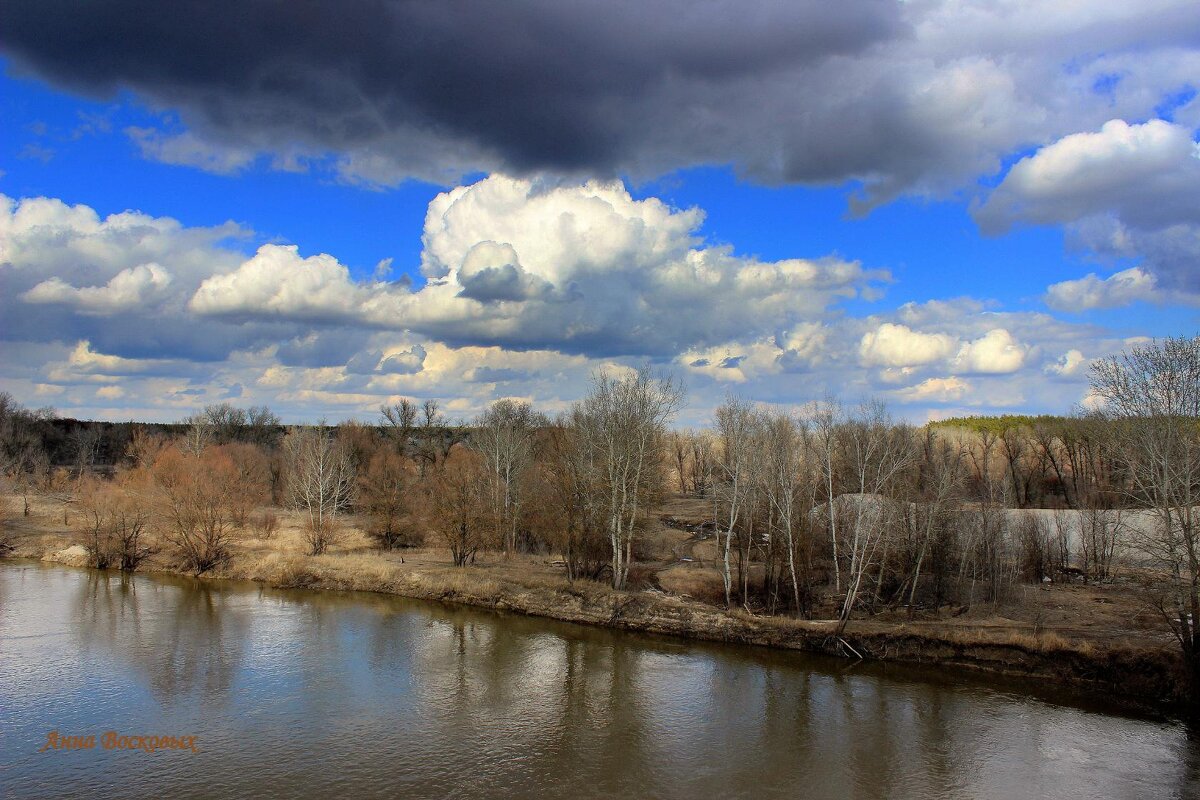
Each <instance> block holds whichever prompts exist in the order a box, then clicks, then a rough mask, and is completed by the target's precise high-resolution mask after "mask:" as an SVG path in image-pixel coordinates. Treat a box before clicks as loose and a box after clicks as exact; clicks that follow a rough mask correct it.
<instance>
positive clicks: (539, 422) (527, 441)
mask: <svg viewBox="0 0 1200 800" xmlns="http://www.w3.org/2000/svg"><path fill="white" fill-rule="evenodd" d="M548 423H549V421H548V420H547V419H546V418H545V417H544V416H543V415H541V414H538V413H537V412H535V411H534V410H533V408H532V407H531V406H530V405H529V403H524V402H519V401H513V400H497V401H496V402H494V403H492V405H491V406H490V407H489V408H488V410H487V411H485V412H484V413H483V414H482V415H481V416H480V417H479V419H478V420H477V421H476V423H475V426H474V429H473V430H472V432H471V449H472V450H474V451H476V452H477V453H479V454H480V455H481V456H482V457H483V461H484V464H485V465H486V466H487V469H488V472H489V474H490V479H491V480H490V483H491V491H490V495H491V503H490V505H491V512H492V526H493V528H494V530H496V531H497V532H498V533H499V534H500V538H501V539H502V541H503V547H504V552H505V553H506V554H509V555H511V554H512V553H513V552H514V551H515V550H516V548H517V532H518V529H519V527H520V524H521V504H522V500H523V498H522V496H521V483H522V480H523V478H524V477H525V475H526V473H527V471H528V470H529V468H530V466H531V465H532V463H533V457H534V436H535V434H536V433H537V431H538V430H539V429H540V428H544V427H545V426H546V425H547V424H548Z"/></svg>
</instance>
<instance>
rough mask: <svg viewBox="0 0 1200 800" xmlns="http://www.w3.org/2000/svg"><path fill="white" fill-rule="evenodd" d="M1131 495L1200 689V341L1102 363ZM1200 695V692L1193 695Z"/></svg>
mask: <svg viewBox="0 0 1200 800" xmlns="http://www.w3.org/2000/svg"><path fill="white" fill-rule="evenodd" d="M1091 383H1092V389H1093V391H1094V393H1095V394H1096V396H1097V397H1099V398H1100V399H1101V400H1102V401H1103V403H1104V410H1105V412H1106V413H1107V414H1108V416H1109V417H1110V418H1111V419H1112V420H1113V423H1114V424H1113V426H1112V431H1113V440H1112V442H1111V449H1112V452H1113V453H1114V456H1115V458H1116V460H1117V461H1118V462H1119V464H1120V465H1121V467H1122V468H1123V472H1124V474H1125V475H1126V476H1127V483H1126V486H1125V488H1124V493H1125V495H1126V497H1127V498H1128V499H1129V500H1130V501H1131V502H1133V503H1136V504H1138V505H1143V506H1148V507H1149V510H1150V513H1151V515H1152V517H1153V520H1154V524H1153V525H1152V526H1150V529H1149V531H1147V532H1146V533H1145V534H1143V535H1140V536H1138V537H1137V540H1136V542H1135V544H1136V545H1137V546H1138V547H1139V548H1140V549H1141V550H1142V551H1143V552H1144V553H1145V554H1146V555H1147V556H1149V557H1150V558H1151V559H1152V560H1153V562H1154V564H1155V565H1156V566H1157V567H1158V568H1159V570H1160V571H1161V572H1160V574H1161V575H1162V576H1163V579H1162V580H1161V581H1159V582H1158V586H1157V587H1155V588H1156V592H1155V597H1156V602H1157V605H1158V607H1159V609H1160V611H1161V612H1162V614H1163V616H1164V617H1165V618H1166V620H1167V622H1168V623H1169V624H1170V626H1171V630H1172V632H1173V633H1174V634H1175V637H1176V639H1177V640H1178V641H1179V644H1180V646H1181V648H1182V650H1183V655H1184V659H1185V661H1186V663H1187V665H1188V669H1189V671H1190V677H1191V679H1192V686H1193V688H1195V687H1200V529H1198V525H1197V523H1198V522H1200V520H1197V515H1196V505H1197V503H1198V502H1200V336H1196V337H1192V338H1186V337H1180V338H1167V339H1163V340H1160V341H1156V342H1153V343H1151V344H1148V345H1144V346H1140V347H1133V348H1131V349H1130V350H1128V351H1126V352H1124V353H1122V354H1121V355H1119V356H1113V357H1111V358H1108V359H1105V360H1103V361H1100V362H1098V363H1096V364H1095V365H1094V366H1093V368H1092V373H1091ZM1193 696H1200V692H1195V691H1194V692H1193Z"/></svg>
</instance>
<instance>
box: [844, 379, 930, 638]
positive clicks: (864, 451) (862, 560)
mask: <svg viewBox="0 0 1200 800" xmlns="http://www.w3.org/2000/svg"><path fill="white" fill-rule="evenodd" d="M843 435H844V437H845V441H846V444H845V450H846V462H847V463H846V467H847V474H848V480H849V481H850V483H851V485H852V486H853V488H854V489H855V491H856V493H857V495H858V496H857V497H856V498H854V500H853V502H852V503H851V504H850V505H851V507H850V509H849V517H850V522H849V526H848V527H849V530H847V531H846V537H847V542H846V544H847V549H848V551H849V552H848V556H849V564H848V565H847V570H846V590H845V596H844V598H843V600H842V604H841V612H840V613H839V617H838V631H839V633H840V632H841V631H842V630H844V629H845V627H846V623H847V622H848V621H849V619H850V614H851V612H852V611H853V609H854V605H855V603H856V602H857V600H858V597H859V594H860V592H861V591H862V589H863V583H864V581H865V580H866V579H867V577H868V576H869V575H870V574H871V572H872V570H873V568H875V567H877V566H881V565H882V564H886V562H887V546H888V529H889V528H890V527H891V526H893V525H895V524H896V522H897V521H898V519H897V517H898V514H897V511H898V508H897V506H898V504H897V503H895V502H894V501H892V499H891V494H892V492H893V489H894V487H895V485H896V482H897V480H898V479H899V478H900V476H901V473H902V471H903V470H904V469H906V468H907V467H908V466H909V464H910V463H911V462H912V461H913V459H914V457H915V451H914V447H913V437H912V431H911V429H910V428H909V427H908V426H907V425H905V424H903V423H899V424H893V423H892V420H891V418H890V417H889V415H888V412H887V409H886V407H885V406H884V405H883V404H882V403H878V402H868V403H865V404H864V405H863V406H862V407H861V408H860V409H859V410H858V413H856V414H855V415H854V416H853V417H852V418H851V419H850V420H849V421H848V422H847V423H846V424H845V425H844V433H843ZM881 549H882V550H883V553H882V555H881V554H880V550H881Z"/></svg>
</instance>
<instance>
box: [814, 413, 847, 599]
mask: <svg viewBox="0 0 1200 800" xmlns="http://www.w3.org/2000/svg"><path fill="white" fill-rule="evenodd" d="M842 421H843V414H842V406H841V403H839V402H838V401H837V400H836V399H835V398H833V397H831V396H827V397H826V398H825V401H824V402H823V403H821V405H820V406H818V407H817V408H816V409H815V411H814V412H813V415H812V427H813V432H814V434H815V435H816V444H817V447H818V453H819V455H820V461H819V464H820V468H821V478H822V484H823V486H824V490H825V491H824V493H823V494H824V496H825V503H826V506H827V509H828V512H827V516H826V522H827V524H828V525H829V543H830V547H831V551H830V558H831V559H832V561H833V588H834V590H835V591H837V592H838V593H840V592H841V591H842V569H841V558H840V556H839V553H838V550H839V546H838V532H837V513H836V510H835V509H834V507H833V501H834V498H835V497H836V496H837V493H836V491H835V489H836V481H837V464H836V460H837V452H838V429H839V427H840V426H841V424H842Z"/></svg>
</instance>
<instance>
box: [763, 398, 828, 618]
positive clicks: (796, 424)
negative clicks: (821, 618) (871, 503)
mask: <svg viewBox="0 0 1200 800" xmlns="http://www.w3.org/2000/svg"><path fill="white" fill-rule="evenodd" d="M763 425H764V428H765V431H764V433H765V436H764V448H763V449H764V452H763V457H764V458H763V460H764V470H763V473H764V474H763V482H764V486H765V490H766V496H767V501H768V503H769V504H770V507H771V511H772V514H771V516H772V518H773V519H774V529H775V531H776V532H778V533H782V534H783V544H784V547H785V548H786V550H787V553H786V555H787V567H788V577H789V578H790V580H791V586H792V601H793V604H794V606H795V610H796V613H797V614H800V613H802V612H803V611H804V608H805V598H806V596H807V593H808V583H809V567H808V555H807V553H808V548H807V547H805V548H804V552H805V557H804V559H803V562H804V564H803V566H804V568H803V572H804V579H805V587H804V589H805V594H804V595H802V594H801V591H800V579H799V577H798V575H797V569H796V553H797V550H798V549H799V547H800V542H799V541H798V539H799V535H800V533H801V532H802V531H806V530H807V527H808V526H807V524H806V523H807V520H808V512H809V510H810V509H811V508H812V506H813V501H814V499H815V496H816V491H817V481H816V480H815V474H814V472H813V471H812V470H810V469H809V460H810V457H811V455H812V453H811V452H810V449H809V448H810V445H811V440H810V437H809V431H808V428H807V427H806V426H805V424H804V423H803V421H801V420H797V419H796V418H795V417H793V416H791V415H789V414H786V413H775V414H769V415H767V416H766V417H765V418H764V419H763Z"/></svg>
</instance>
